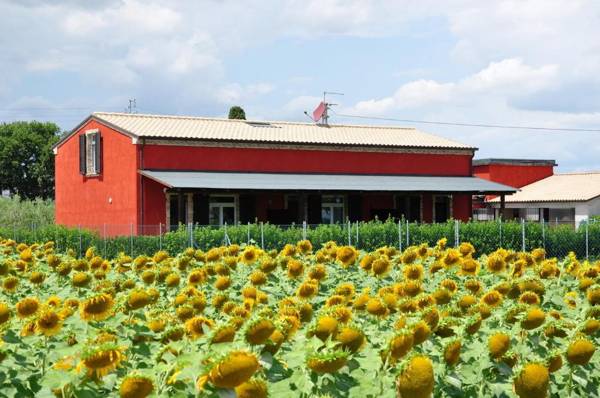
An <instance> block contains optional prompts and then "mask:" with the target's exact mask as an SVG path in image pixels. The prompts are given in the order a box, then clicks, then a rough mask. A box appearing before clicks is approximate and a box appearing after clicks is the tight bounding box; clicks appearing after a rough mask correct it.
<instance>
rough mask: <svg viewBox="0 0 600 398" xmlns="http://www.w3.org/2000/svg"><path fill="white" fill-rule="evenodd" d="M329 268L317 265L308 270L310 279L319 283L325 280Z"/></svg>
mask: <svg viewBox="0 0 600 398" xmlns="http://www.w3.org/2000/svg"><path fill="white" fill-rule="evenodd" d="M326 276H327V268H326V267H325V265H324V264H315V265H314V266H312V267H311V268H310V269H309V270H308V277H309V278H310V279H314V280H317V281H320V280H323V279H325V277H326Z"/></svg>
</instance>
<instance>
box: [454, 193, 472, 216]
mask: <svg viewBox="0 0 600 398" xmlns="http://www.w3.org/2000/svg"><path fill="white" fill-rule="evenodd" d="M471 214H473V208H472V199H471V195H468V194H453V195H452V218H454V219H455V220H461V221H468V220H469V218H471Z"/></svg>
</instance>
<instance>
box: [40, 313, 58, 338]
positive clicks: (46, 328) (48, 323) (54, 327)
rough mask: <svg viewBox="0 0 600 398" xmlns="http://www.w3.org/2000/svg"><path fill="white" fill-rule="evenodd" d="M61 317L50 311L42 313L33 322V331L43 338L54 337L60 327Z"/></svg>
mask: <svg viewBox="0 0 600 398" xmlns="http://www.w3.org/2000/svg"><path fill="white" fill-rule="evenodd" d="M62 321H63V320H62V318H61V316H60V315H59V314H58V313H57V312H55V311H54V310H52V309H48V310H45V311H43V312H42V313H41V314H40V315H39V316H38V319H37V321H36V322H35V330H36V332H37V333H39V334H42V335H44V336H54V335H55V334H57V333H58V332H59V331H60V329H61V327H62Z"/></svg>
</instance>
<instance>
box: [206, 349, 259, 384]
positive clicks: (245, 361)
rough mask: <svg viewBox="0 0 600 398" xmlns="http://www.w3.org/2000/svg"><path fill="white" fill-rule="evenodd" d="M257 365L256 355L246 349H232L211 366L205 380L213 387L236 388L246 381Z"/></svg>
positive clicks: (256, 368) (257, 367)
mask: <svg viewBox="0 0 600 398" xmlns="http://www.w3.org/2000/svg"><path fill="white" fill-rule="evenodd" d="M259 367H260V365H259V363H258V359H257V358H256V355H254V354H251V353H249V352H246V351H232V352H230V353H229V354H228V355H227V356H226V357H225V358H223V359H222V360H221V361H219V362H217V363H216V364H215V365H214V366H213V367H212V368H211V370H210V371H209V373H208V377H207V380H208V381H210V382H211V383H212V384H213V385H214V386H215V387H219V388H230V389H231V388H236V387H237V386H239V385H241V384H243V383H245V382H246V381H248V380H249V379H250V378H251V377H252V375H254V373H256V371H257V370H258V369H259Z"/></svg>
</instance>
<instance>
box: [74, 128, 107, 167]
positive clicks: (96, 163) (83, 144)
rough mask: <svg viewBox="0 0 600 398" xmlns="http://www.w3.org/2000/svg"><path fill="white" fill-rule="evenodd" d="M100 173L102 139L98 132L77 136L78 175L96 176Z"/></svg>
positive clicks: (91, 131) (93, 131)
mask: <svg viewBox="0 0 600 398" xmlns="http://www.w3.org/2000/svg"><path fill="white" fill-rule="evenodd" d="M101 172H102V137H101V136H100V132H99V131H98V130H90V131H86V132H85V134H82V135H80V136H79V173H80V174H81V175H84V176H97V175H99V174H100V173H101Z"/></svg>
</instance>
